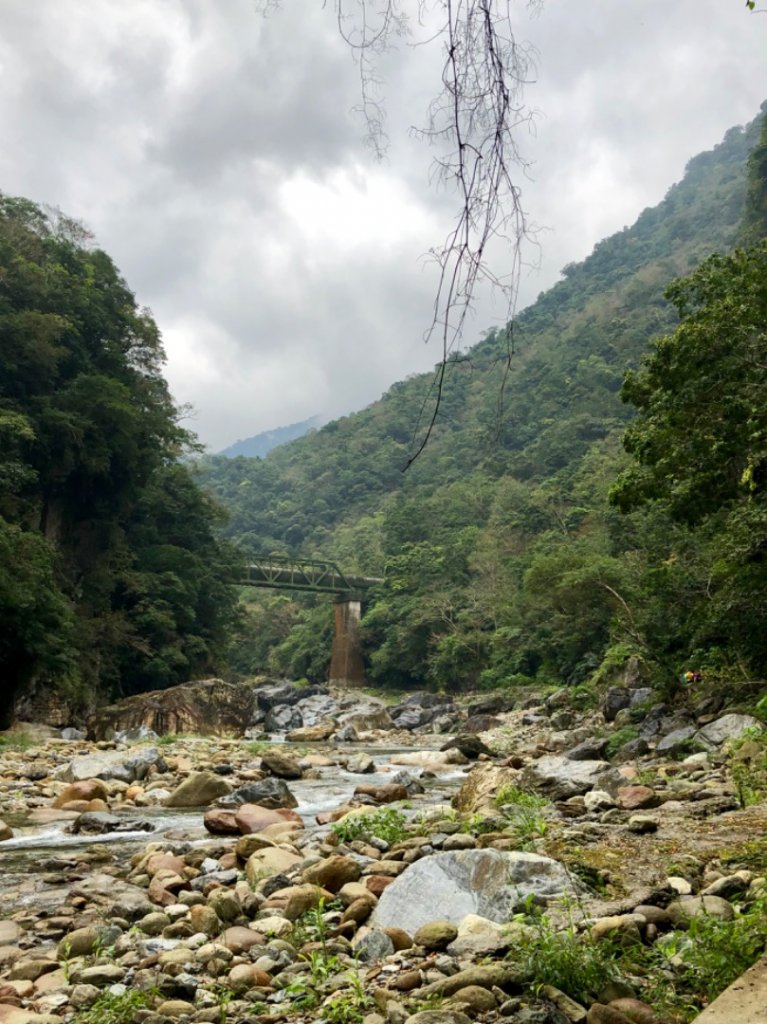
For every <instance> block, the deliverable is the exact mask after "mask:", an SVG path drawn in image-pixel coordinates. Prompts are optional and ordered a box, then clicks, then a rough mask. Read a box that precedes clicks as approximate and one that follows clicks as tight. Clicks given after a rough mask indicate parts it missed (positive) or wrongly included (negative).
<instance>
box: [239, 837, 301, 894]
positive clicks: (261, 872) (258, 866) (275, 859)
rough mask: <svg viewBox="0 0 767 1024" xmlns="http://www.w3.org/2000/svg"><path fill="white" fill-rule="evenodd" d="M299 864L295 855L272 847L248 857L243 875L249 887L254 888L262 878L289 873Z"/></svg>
mask: <svg viewBox="0 0 767 1024" xmlns="http://www.w3.org/2000/svg"><path fill="white" fill-rule="evenodd" d="M300 862H301V858H300V857H299V855H298V854H297V853H291V851H290V850H285V849H283V848H282V847H279V846H274V847H271V848H267V849H264V850H256V852H255V853H253V854H251V855H250V857H248V861H247V863H246V865H245V875H246V877H247V879H248V881H249V882H250V884H251V885H253V886H255V885H257V884H258V882H260V881H261V879H263V878H269V877H270V876H271V875H278V874H280V873H281V872H283V871H289V870H290V869H291V868H292V867H295V866H296V864H299V863H300Z"/></svg>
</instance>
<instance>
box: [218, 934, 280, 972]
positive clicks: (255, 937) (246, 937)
mask: <svg viewBox="0 0 767 1024" xmlns="http://www.w3.org/2000/svg"><path fill="white" fill-rule="evenodd" d="M219 942H221V943H223V944H224V945H225V946H226V948H227V949H230V950H231V951H232V952H233V953H234V954H239V953H247V951H248V950H249V949H251V948H252V947H253V946H263V945H264V937H263V935H259V933H258V932H254V931H253V929H252V928H241V927H240V926H239V925H235V926H233V927H232V928H227V929H226V931H225V932H222V933H221V937H220V938H219ZM267 984H269V982H267Z"/></svg>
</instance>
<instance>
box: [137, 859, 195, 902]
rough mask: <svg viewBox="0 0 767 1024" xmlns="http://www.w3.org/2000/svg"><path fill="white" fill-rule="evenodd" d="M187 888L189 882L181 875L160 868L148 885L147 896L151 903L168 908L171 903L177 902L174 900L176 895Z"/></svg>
mask: <svg viewBox="0 0 767 1024" xmlns="http://www.w3.org/2000/svg"><path fill="white" fill-rule="evenodd" d="M188 888H189V882H188V881H187V880H186V879H185V878H182V877H181V875H178V874H176V872H175V871H171V870H169V869H168V868H160V870H159V871H158V872H157V873H156V874H155V876H154V877H153V878H152V881H151V882H150V883H149V889H148V890H147V895H148V896H149V899H150V900H151V901H152V903H158V904H159V905H160V906H161V907H169V906H170V905H171V904H172V903H177V902H178V900H177V899H176V896H177V895H178V893H180V892H181V890H182V889H188Z"/></svg>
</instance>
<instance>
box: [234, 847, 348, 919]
mask: <svg viewBox="0 0 767 1024" xmlns="http://www.w3.org/2000/svg"><path fill="white" fill-rule="evenodd" d="M254 856H257V854H254ZM248 863H250V862H248ZM332 899H333V894H332V893H330V892H328V891H327V889H323V888H321V887H320V886H319V885H289V886H287V887H286V888H285V889H278V890H277V891H276V892H274V893H272V895H271V896H270V897H269V899H268V900H267V901H266V903H264V909H265V910H268V909H270V908H271V907H274V908H281V909H282V913H283V915H284V916H285V917H286V918H287V919H288V921H295V920H297V919H298V918H299V917H300V916H301V915H302V914H305V913H306V911H307V910H312V909H313V908H314V907H316V906H317V905H318V904H319V902H320V900H332Z"/></svg>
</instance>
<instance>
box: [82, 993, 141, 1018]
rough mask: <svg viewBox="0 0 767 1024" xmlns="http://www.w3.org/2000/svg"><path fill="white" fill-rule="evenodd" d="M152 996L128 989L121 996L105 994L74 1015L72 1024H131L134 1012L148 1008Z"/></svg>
mask: <svg viewBox="0 0 767 1024" xmlns="http://www.w3.org/2000/svg"><path fill="white" fill-rule="evenodd" d="M154 996H155V993H154V992H153V991H151V992H143V991H141V990H140V989H128V991H127V992H123V993H122V994H121V995H114V994H113V993H111V992H107V993H105V994H104V995H102V996H99V998H98V999H97V1000H96V1002H95V1003H93V1004H92V1005H91V1006H89V1007H88V1008H87V1010H81V1011H80V1012H79V1013H78V1014H76V1015H75V1017H74V1018H73V1021H72V1024H133V1020H134V1016H135V1013H136V1011H137V1010H144V1009H146V1008H147V1007H148V1006H150V1005H151V1003H152V1001H153V999H154Z"/></svg>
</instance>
